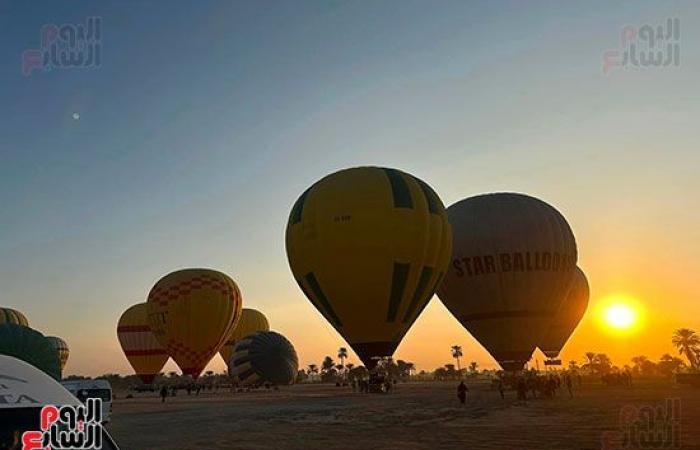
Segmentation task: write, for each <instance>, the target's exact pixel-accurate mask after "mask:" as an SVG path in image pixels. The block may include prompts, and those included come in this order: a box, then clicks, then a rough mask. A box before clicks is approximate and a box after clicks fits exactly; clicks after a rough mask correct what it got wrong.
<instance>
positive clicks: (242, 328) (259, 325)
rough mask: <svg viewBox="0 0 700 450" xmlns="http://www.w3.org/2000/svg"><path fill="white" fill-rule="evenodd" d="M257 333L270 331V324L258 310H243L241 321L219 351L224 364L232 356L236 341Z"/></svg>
mask: <svg viewBox="0 0 700 450" xmlns="http://www.w3.org/2000/svg"><path fill="white" fill-rule="evenodd" d="M258 331H270V324H269V323H268V321H267V318H266V317H265V316H264V315H263V313H261V312H260V311H258V310H255V309H250V308H243V310H242V311H241V319H240V320H239V321H238V324H237V325H236V326H235V328H234V329H233V330H232V331H231V334H230V335H229V337H228V339H227V340H226V343H225V344H224V346H223V347H221V350H219V354H220V355H221V357H222V358H223V359H224V362H225V363H226V364H228V363H229V361H230V360H231V355H232V354H233V347H234V346H235V345H236V343H237V342H238V341H240V340H241V339H243V338H244V337H246V336H249V335H251V334H253V333H256V332H258Z"/></svg>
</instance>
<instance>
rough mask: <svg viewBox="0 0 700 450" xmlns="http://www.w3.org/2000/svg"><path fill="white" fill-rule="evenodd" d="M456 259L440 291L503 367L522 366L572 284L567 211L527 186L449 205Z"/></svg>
mask: <svg viewBox="0 0 700 450" xmlns="http://www.w3.org/2000/svg"><path fill="white" fill-rule="evenodd" d="M447 214H448V216H449V220H450V223H451V224H452V231H453V233H454V242H453V247H452V249H453V253H452V262H451V264H450V268H449V270H448V272H447V275H446V276H445V280H444V281H443V283H442V285H441V286H440V288H439V289H438V296H439V297H440V299H441V300H442V301H443V303H444V304H445V306H446V307H447V309H449V310H450V311H451V312H452V314H453V315H454V316H455V317H456V318H457V320H459V321H460V323H461V324H462V325H463V326H464V327H465V328H466V329H467V330H468V331H469V332H470V333H471V334H472V335H473V336H474V337H475V338H476V339H477V340H478V341H479V342H480V343H481V345H483V346H484V347H485V348H486V350H488V351H489V353H491V355H492V356H493V357H494V358H495V359H496V361H498V362H499V364H500V365H501V367H503V368H504V369H506V370H519V369H522V367H523V366H524V364H525V363H526V362H527V361H528V360H529V359H530V356H531V355H532V352H533V351H534V350H535V347H536V346H537V344H538V343H539V342H540V339H541V337H542V334H543V333H544V330H545V328H546V327H547V326H548V325H549V322H550V320H551V318H552V317H553V316H554V314H555V313H556V312H557V310H558V309H559V305H560V304H561V302H562V300H563V298H564V296H565V295H566V293H567V292H568V290H569V287H570V284H571V280H572V276H573V273H574V268H575V267H576V259H577V251H576V241H575V240H574V235H573V233H572V232H571V228H570V227H569V225H568V224H567V222H566V220H565V219H564V217H563V216H562V215H561V214H560V213H559V212H558V211H557V210H556V209H554V208H553V207H552V206H550V205H549V204H547V203H545V202H543V201H541V200H538V199H536V198H533V197H529V196H527V195H522V194H510V193H500V194H489V195H480V196H476V197H471V198H468V199H465V200H462V201H460V202H458V203H456V204H454V205H452V206H450V207H449V208H448V209H447Z"/></svg>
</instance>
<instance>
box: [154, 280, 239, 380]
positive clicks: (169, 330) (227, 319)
mask: <svg viewBox="0 0 700 450" xmlns="http://www.w3.org/2000/svg"><path fill="white" fill-rule="evenodd" d="M147 303H148V322H149V324H150V326H151V330H153V333H154V334H155V336H156V339H158V342H160V344H161V345H162V346H163V347H165V350H166V352H167V353H168V354H169V355H170V356H171V357H172V358H173V360H175V362H176V363H177V365H178V366H180V369H182V372H183V373H184V374H186V375H190V376H192V378H195V379H196V378H197V377H198V376H199V374H200V373H201V372H202V370H204V367H205V366H206V365H207V364H208V363H209V361H210V360H211V359H212V357H213V356H214V355H216V353H217V352H218V351H219V350H220V349H221V347H222V346H223V345H224V343H225V342H226V338H227V337H228V336H229V335H230V333H231V330H232V329H233V328H234V327H235V326H236V324H237V322H238V319H239V318H240V316H241V303H242V299H241V293H240V291H239V290H238V286H237V285H236V283H235V282H234V281H233V280H232V279H231V278H230V277H228V276H227V275H225V274H223V273H221V272H217V271H215V270H209V269H185V270H180V271H177V272H173V273H171V274H169V275H166V276H165V277H163V278H161V279H160V281H158V282H157V283H156V285H155V286H154V287H153V289H152V290H151V292H150V294H148V302H147Z"/></svg>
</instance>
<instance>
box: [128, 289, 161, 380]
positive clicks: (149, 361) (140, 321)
mask: <svg viewBox="0 0 700 450" xmlns="http://www.w3.org/2000/svg"><path fill="white" fill-rule="evenodd" d="M117 338H118V339H119V345H121V347H122V351H123V352H124V355H125V356H126V359H127V360H128V361H129V364H131V367H133V369H134V372H135V373H136V375H137V376H138V377H139V378H140V379H141V381H143V382H144V383H146V384H151V383H152V382H153V379H154V378H155V376H156V375H158V373H159V372H160V371H161V370H162V369H163V366H164V365H165V363H166V362H167V361H168V354H167V353H166V351H165V348H164V347H163V346H162V345H160V342H158V340H157V339H156V336H155V335H154V334H153V332H152V331H151V326H150V325H149V323H148V305H146V303H138V304H136V305H133V306H130V307H129V308H128V309H127V310H126V311H124V313H123V314H122V315H121V317H120V318H119V323H118V324H117Z"/></svg>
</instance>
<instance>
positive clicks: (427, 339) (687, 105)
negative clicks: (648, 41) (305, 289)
mask: <svg viewBox="0 0 700 450" xmlns="http://www.w3.org/2000/svg"><path fill="white" fill-rule="evenodd" d="M88 17H99V18H100V19H101V25H102V30H101V31H102V35H101V39H100V42H99V46H100V49H101V59H100V64H99V66H98V67H89V68H76V67H68V68H66V67H53V68H51V70H34V71H33V72H32V73H31V74H30V75H28V76H27V75H25V74H23V72H22V55H23V52H24V51H25V50H31V49H37V48H39V47H40V45H41V30H42V26H44V25H47V24H48V25H50V24H56V25H61V24H85V22H86V20H87V18H88ZM667 18H679V19H680V23H681V30H682V31H681V38H680V42H679V47H680V64H679V65H678V66H675V65H671V66H668V67H632V66H627V67H623V66H619V67H614V68H613V70H610V71H609V72H608V73H607V74H604V73H603V54H604V53H605V52H606V51H608V50H616V49H619V48H620V47H621V33H622V30H623V28H624V27H625V26H628V25H630V26H633V27H641V26H642V25H645V24H650V25H653V26H656V25H660V24H664V23H665V21H666V19H667ZM699 21H700V5H698V4H697V3H696V2H692V1H687V2H657V1H627V2H615V3H612V2H607V1H590V2H559V1H549V2H544V1H532V2H527V3H525V2H519V1H510V2H505V1H478V2H463V1H454V2H452V1H441V2H428V1H412V0H406V1H401V2H398V1H395V2H389V1H378V2H370V1H355V2H351V1H342V0H327V1H316V2H282V1H246V2H242V1H231V2H229V1H219V2H212V1H199V2H179V3H178V2H164V1H144V2H124V1H105V2H91V1H82V0H81V1H71V2H53V1H43V2H40V1H37V2H31V4H30V3H28V2H9V1H6V0H2V1H0V35H1V38H0V114H1V117H2V120H0V205H1V208H0V305H2V306H8V307H13V308H16V309H18V310H21V311H23V312H24V313H25V314H26V315H27V317H28V318H29V321H30V324H31V326H32V327H34V328H36V329H38V330H40V331H42V332H44V333H45V334H48V335H58V336H61V337H63V338H64V339H65V340H66V341H67V342H68V344H69V346H70V348H71V356H70V360H69V362H68V366H67V367H66V373H68V374H71V373H76V374H84V375H98V374H102V373H107V372H120V373H124V374H126V373H130V368H129V365H128V362H127V361H126V359H125V357H124V356H123V354H122V352H121V350H120V347H119V343H118V341H117V339H116V323H117V320H118V318H119V316H120V314H121V313H122V311H124V310H125V309H126V308H127V307H128V306H130V305H132V304H134V303H138V302H142V301H145V299H146V296H147V295H148V291H149V290H150V288H151V287H152V286H153V284H154V283H155V282H156V281H157V280H158V279H159V278H160V277H162V276H163V275H165V274H167V273H169V272H171V271H173V270H176V269H180V268H184V267H210V268H215V269H218V270H221V271H223V272H226V273H228V274H229V275H231V276H232V277H233V278H234V279H235V280H236V281H237V282H238V284H239V286H240V287H241V290H242V293H243V298H244V306H245V307H252V308H256V309H260V310H261V311H263V312H264V313H265V314H266V315H267V316H268V318H269V320H270V323H271V326H272V328H273V329H274V330H276V331H279V332H281V333H283V334H284V335H286V336H287V337H289V339H290V340H291V341H292V342H293V343H294V345H295V347H296V349H297V352H298V353H299V357H300V362H301V364H302V365H303V366H305V365H307V364H310V363H316V364H318V363H320V361H321V360H322V359H323V357H324V356H325V355H331V356H335V354H336V353H337V349H338V347H340V346H345V345H346V343H345V342H344V341H343V340H342V338H341V337H340V336H339V335H338V334H337V333H336V332H335V331H334V330H333V329H332V328H331V326H330V325H328V324H327V323H326V322H325V320H324V319H323V317H322V316H321V315H320V314H319V313H317V312H316V310H315V309H314V307H313V306H312V305H311V303H310V302H309V301H308V300H306V299H305V297H304V296H303V294H302V293H301V292H300V291H299V289H298V287H297V286H296V284H295V282H294V280H293V278H292V276H291V272H290V270H289V267H288V264H287V259H286V254H285V248H284V232H285V227H286V221H287V217H288V213H289V210H290V209H291V206H292V204H293V202H294V201H295V200H296V198H297V197H298V196H299V194H300V193H301V192H303V191H304V190H305V189H306V188H307V187H308V186H309V185H311V184H312V183H314V182H315V181H316V180H318V179H319V178H321V177H323V176H324V175H326V174H329V173H332V172H334V171H336V170H339V169H341V168H346V167H353V166H360V165H380V166H388V167H396V168H399V169H402V170H404V171H407V172H409V173H412V174H414V175H416V176H418V177H420V178H421V179H423V180H425V181H426V182H427V183H429V184H430V185H431V186H432V187H433V188H434V189H435V190H436V191H437V192H438V194H439V195H440V196H441V198H442V200H443V201H444V203H445V204H446V205H450V204H452V203H454V202H456V201H458V200H460V199H463V198H465V197H469V196H472V195H476V194H480V193H484V192H494V191H517V192H524V193H528V194H530V195H534V196H537V197H539V198H542V199H543V200H545V201H547V202H549V203H551V204H552V205H554V206H555V207H556V208H557V209H559V211H561V212H562V213H563V214H564V215H565V217H566V218H567V220H568V221H569V223H570V225H571V227H572V229H573V230H574V233H575V235H576V239H577V243H578V250H579V265H580V266H581V267H582V268H583V269H584V270H585V272H586V273H587V275H588V278H589V281H590V284H591V304H590V307H589V310H588V312H587V314H586V316H585V317H584V319H583V321H582V322H581V324H580V325H579V327H578V329H577V330H576V332H575V333H574V335H573V336H572V338H571V340H570V342H569V343H568V344H567V346H566V347H565V349H564V351H563V353H562V358H563V359H564V360H565V361H568V360H572V359H576V360H579V361H581V360H582V359H583V354H584V353H585V352H587V351H594V352H603V353H607V354H608V355H609V356H610V357H611V358H612V359H613V361H614V362H615V363H617V364H619V365H622V364H626V363H628V362H629V359H630V358H631V357H632V356H635V355H639V354H643V355H647V356H649V357H650V358H652V359H656V358H658V357H659V356H660V355H661V354H662V353H665V352H672V351H674V350H673V348H672V347H671V345H670V338H671V335H672V333H673V330H675V329H677V328H679V327H690V328H695V329H700V321H699V320H700V319H698V317H700V302H698V294H697V274H698V273H699V272H700V262H699V260H698V257H697V255H698V254H700V239H699V238H700V231H699V229H700V227H698V224H699V222H700V196H698V195H697V191H698V189H699V188H700V179H699V178H698V176H697V173H698V167H699V166H700V152H699V151H698V148H697V142H698V137H700V130H699V127H698V125H697V119H698V117H700V102H699V100H700V91H699V90H698V89H697V79H698V73H699V69H700V67H699V66H700V64H699V63H698V57H699V56H700V37H699V36H698V29H700V28H699V27H698V26H697V24H698V22H699ZM611 296H622V297H625V298H627V299H632V300H631V301H634V302H635V304H637V305H638V309H639V311H640V314H642V316H643V319H644V320H643V321H642V322H640V326H639V327H636V329H635V330H634V332H630V333H624V334H621V333H612V332H611V331H610V330H609V329H606V327H603V326H601V324H600V321H599V320H598V318H599V316H600V309H601V308H602V306H603V305H605V304H606V302H608V301H609V299H610V297H611ZM454 344H459V345H461V346H462V347H463V351H464V360H467V361H476V362H478V364H479V365H480V367H483V368H494V367H495V364H496V363H495V362H494V361H493V359H491V358H490V357H489V356H488V354H487V353H486V351H485V350H484V349H483V348H482V347H481V346H480V345H479V344H478V343H477V342H476V341H475V340H474V339H473V338H472V337H471V336H470V335H469V334H468V332H466V331H465V330H464V328H462V327H461V325H460V324H459V323H458V322H457V321H456V320H455V319H454V318H453V317H452V316H451V315H450V313H449V312H448V311H447V310H446V309H445V307H444V306H443V305H442V304H441V302H440V300H439V299H438V298H437V297H435V298H433V299H432V301H431V302H430V304H429V306H428V307H427V308H426V310H425V311H424V313H423V314H422V315H421V316H420V317H419V319H418V320H417V322H416V323H415V324H414V326H413V327H412V329H411V330H410V331H409V333H408V335H407V336H406V338H405V339H404V341H403V342H402V344H401V345H400V347H399V348H398V350H397V352H396V354H395V357H396V358H399V359H405V360H409V361H412V362H414V363H415V364H416V366H417V368H418V369H419V370H433V369H435V368H436V367H439V366H441V365H443V364H445V363H449V362H451V357H450V351H449V348H450V346H451V345H454ZM536 357H537V358H539V359H540V360H541V359H542V355H539V356H536ZM350 360H351V362H355V363H357V358H356V357H355V356H354V355H352V357H351V359H350ZM223 367H224V365H223V362H222V361H221V360H220V359H219V358H218V357H216V358H215V360H214V361H213V362H212V363H211V364H210V368H211V369H212V370H217V371H220V370H222V369H223ZM166 370H175V366H174V365H173V363H172V362H169V363H168V365H167V366H166Z"/></svg>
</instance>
